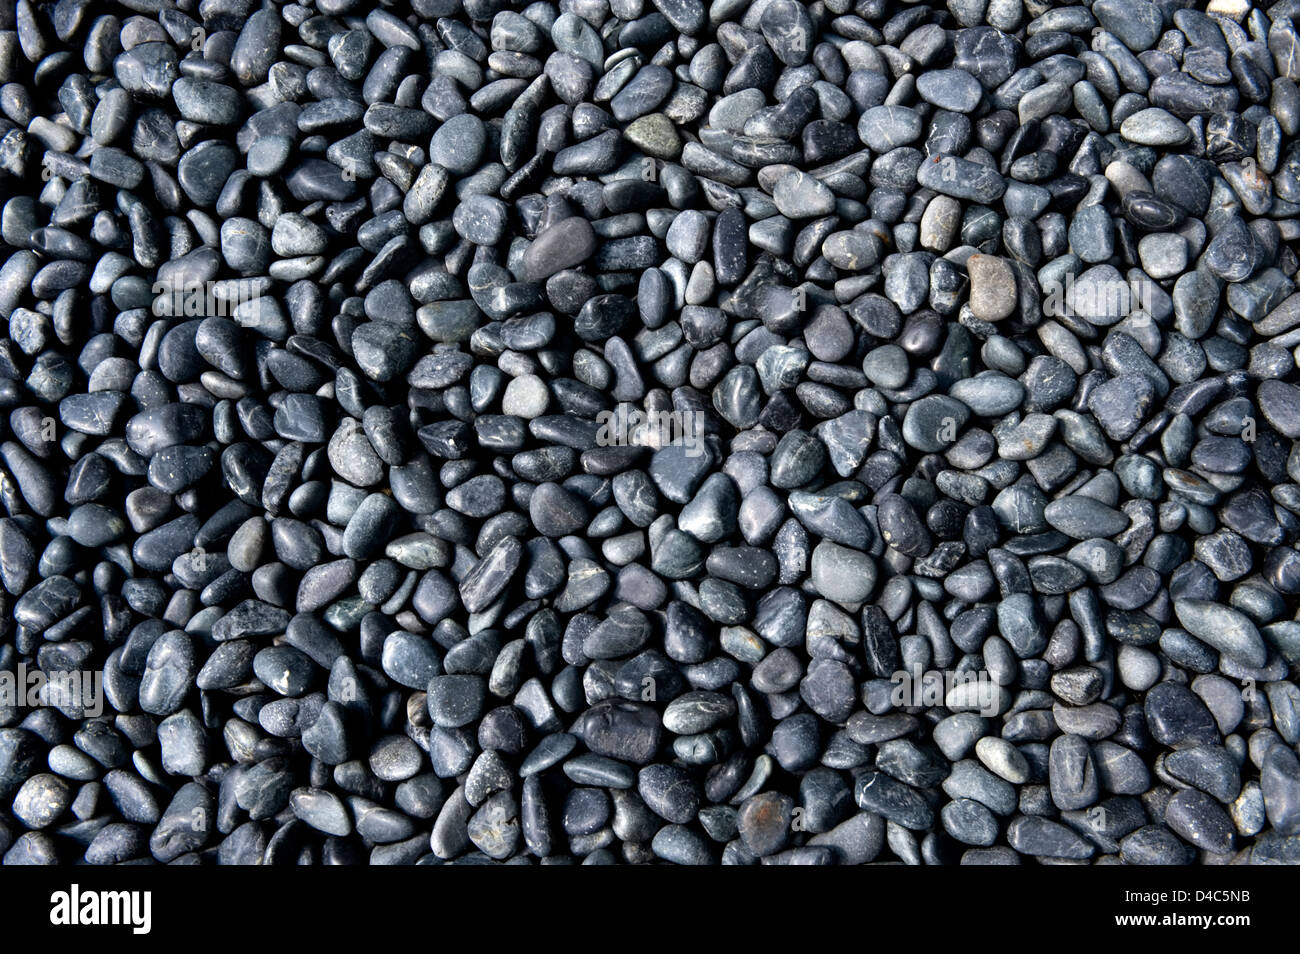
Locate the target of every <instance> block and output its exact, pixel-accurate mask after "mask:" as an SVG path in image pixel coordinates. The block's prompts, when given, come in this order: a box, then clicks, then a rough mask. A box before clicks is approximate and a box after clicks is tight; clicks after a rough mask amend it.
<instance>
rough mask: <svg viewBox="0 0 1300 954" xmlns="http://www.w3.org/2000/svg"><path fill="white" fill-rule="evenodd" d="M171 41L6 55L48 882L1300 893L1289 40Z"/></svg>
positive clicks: (511, 34)
mask: <svg viewBox="0 0 1300 954" xmlns="http://www.w3.org/2000/svg"><path fill="white" fill-rule="evenodd" d="M127 6H128V7H129V10H130V14H129V15H122V16H109V15H104V16H98V15H97V16H96V17H91V18H87V17H86V16H85V13H86V12H87V9H88V8H86V5H85V4H83V3H75V2H69V0H64V2H62V3H59V4H56V5H53V6H51V7H49V8H48V9H42V8H38V6H37V5H33V4H31V3H28V2H27V0H23V2H21V3H19V4H18V5H17V7H16V13H15V15H14V17H13V18H11V21H12V22H11V26H10V28H9V29H8V32H3V31H0V73H3V74H4V79H5V84H4V86H3V89H0V109H2V110H3V112H4V113H5V115H6V117H7V121H8V122H9V123H10V125H11V126H12V127H13V128H12V129H9V130H8V135H7V136H6V137H5V138H4V141H3V143H2V144H0V169H3V170H4V174H6V175H8V176H9V177H10V179H11V180H12V181H11V183H10V184H11V186H12V188H10V189H9V190H8V191H7V192H6V194H5V199H4V201H3V203H0V205H2V206H3V207H2V208H0V244H2V245H3V248H0V318H3V319H4V321H3V327H4V329H5V337H6V340H7V341H8V343H9V346H8V348H7V349H6V350H5V351H4V353H3V355H0V363H3V365H4V367H3V373H0V405H3V411H2V413H3V415H4V419H5V420H6V421H8V428H7V430H6V431H5V435H6V436H5V439H4V440H3V441H0V502H3V509H4V514H3V518H4V519H2V520H0V585H3V587H4V589H5V591H6V594H7V597H8V598H9V601H10V602H9V604H8V605H9V608H10V615H11V616H12V618H13V621H14V623H15V624H16V625H14V626H11V627H9V629H8V630H7V631H6V635H5V637H4V638H3V639H2V640H0V670H3V671H4V672H15V671H17V667H18V666H19V665H20V664H21V665H23V666H25V667H26V669H27V671H28V672H29V673H30V672H32V671H35V670H36V669H38V668H39V669H41V670H42V671H45V672H52V671H55V670H57V669H64V670H68V671H73V672H75V673H81V674H83V675H84V674H87V673H89V674H97V675H101V676H102V679H103V693H102V699H98V700H96V701H97V702H102V703H103V708H102V710H101V711H100V712H98V713H94V714H92V713H91V711H89V710H88V707H86V706H83V705H80V704H78V702H77V700H66V699H60V698H53V697H50V696H49V695H48V693H47V697H46V698H45V699H44V700H43V704H42V705H39V706H36V707H32V706H29V705H27V700H26V699H21V700H16V701H14V702H11V701H10V700H8V699H0V798H3V799H4V800H5V803H4V806H3V807H4V808H5V809H6V810H5V811H4V812H0V815H3V817H4V818H6V819H8V820H9V822H10V823H11V824H8V826H7V827H6V825H5V824H0V849H3V851H4V853H5V854H4V860H5V862H6V863H19V862H21V863H27V862H33V863H46V862H52V861H56V860H57V861H59V862H63V863H68V864H72V863H91V864H110V863H138V862H149V861H155V862H160V863H164V864H167V863H173V862H176V863H189V862H194V861H198V862H204V863H206V862H209V861H211V862H217V863H236V862H237V863H258V862H262V863H268V864H273V863H280V862H282V861H292V862H294V863H304V864H305V863H336V862H344V863H372V864H389V863H403V864H407V863H410V864H428V863H435V862H441V861H453V862H456V863H487V862H511V863H521V862H528V863H547V864H551V863H590V864H598V863H650V862H653V861H655V860H663V861H668V862H670V863H675V864H715V863H727V864H730V863H746V864H753V863H764V864H804V863H813V864H831V863H840V864H864V863H869V862H873V861H881V862H896V861H901V862H904V863H909V864H922V863H926V864H935V863H970V864H983V863H1015V862H1019V861H1022V860H1033V861H1038V862H1042V863H1075V862H1086V863H1101V864H1111V863H1125V864H1154V863H1176V864H1192V863H1223V862H1228V861H1275V860H1287V859H1292V856H1293V855H1295V854H1296V850H1295V848H1294V842H1295V839H1296V837H1297V836H1300V782H1298V781H1297V780H1298V779H1300V762H1297V759H1296V756H1295V753H1294V751H1293V749H1294V747H1295V745H1296V743H1297V740H1298V739H1300V690H1297V689H1296V686H1295V684H1294V680H1293V679H1292V678H1291V672H1290V669H1289V668H1288V667H1289V666H1290V664H1292V663H1294V662H1295V660H1296V659H1297V658H1300V649H1298V648H1297V647H1300V638H1298V637H1297V636H1296V633H1295V632H1294V630H1295V629H1296V626H1295V624H1294V622H1293V621H1291V619H1290V617H1291V616H1292V615H1294V613H1292V612H1291V611H1290V609H1289V607H1290V605H1291V602H1290V600H1291V597H1293V596H1294V595H1295V594H1296V593H1298V592H1300V556H1298V555H1297V554H1298V553H1300V551H1298V550H1297V547H1296V544H1297V542H1298V540H1300V532H1298V529H1297V528H1298V527H1300V523H1298V522H1297V519H1296V514H1297V513H1300V507H1298V506H1297V505H1298V504H1300V492H1298V491H1296V489H1295V487H1294V486H1293V485H1294V484H1295V483H1296V481H1297V474H1296V468H1295V467H1294V466H1293V458H1295V456H1296V455H1295V453H1294V446H1293V443H1294V442H1295V441H1297V440H1300V423H1298V422H1300V383H1298V380H1297V366H1296V360H1295V358H1294V355H1293V353H1294V352H1296V350H1297V344H1298V343H1300V336H1298V335H1297V328H1300V296H1297V295H1296V294H1295V287H1294V285H1295V276H1296V273H1297V270H1298V266H1300V262H1298V261H1297V258H1296V255H1295V252H1294V249H1293V248H1292V246H1293V245H1294V240H1295V238H1296V237H1297V235H1300V227H1297V225H1296V219H1297V216H1296V210H1297V208H1300V206H1297V203H1298V202H1300V161H1298V160H1297V159H1296V156H1295V155H1293V153H1294V152H1295V148H1294V147H1295V143H1294V139H1295V136H1296V135H1297V131H1298V130H1300V93H1297V91H1296V87H1295V83H1294V78H1295V74H1296V72H1297V71H1296V69H1295V68H1293V67H1294V63H1295V62H1296V55H1295V54H1296V50H1297V41H1296V38H1295V35H1294V29H1293V26H1292V25H1291V23H1290V20H1289V16H1290V12H1289V8H1285V9H1284V7H1286V5H1279V6H1274V7H1273V8H1271V9H1267V10H1266V9H1258V10H1255V9H1251V8H1249V6H1248V5H1245V4H1240V3H1235V2H1222V0H1215V2H1213V3H1211V4H1210V5H1209V7H1208V11H1209V12H1208V14H1205V13H1200V12H1197V11H1193V10H1190V9H1186V10H1184V9H1178V10H1174V9H1173V6H1178V5H1177V4H1174V5H1173V6H1169V8H1168V10H1166V6H1167V5H1162V4H1156V3H1153V2H1150V0H1122V2H1121V0H1097V2H1096V3H1094V4H1092V5H1090V6H1073V7H1071V6H1065V7H1053V8H1051V9H1048V8H1047V7H1046V5H1043V4H1038V5H1033V4H1031V5H1025V4H1023V3H1021V2H1019V0H990V2H983V0H952V2H950V3H947V4H939V3H937V2H923V3H920V4H906V5H903V6H902V7H901V8H899V7H897V5H894V6H890V5H887V4H881V3H874V2H865V3H859V4H857V5H850V4H847V3H845V2H842V0H833V2H831V3H829V4H828V5H826V6H825V7H824V9H823V8H822V7H820V6H809V5H807V4H803V3H801V2H798V0H769V2H765V3H763V4H758V5H755V6H754V7H752V8H746V7H744V6H743V5H737V4H734V3H732V4H729V3H725V2H720V3H714V4H711V5H706V4H704V3H702V2H700V0H652V2H651V3H644V2H641V0H612V2H611V3H608V4H605V3H586V2H577V3H565V4H548V3H543V4H533V5H532V6H529V7H527V8H526V9H523V8H521V9H518V10H516V9H508V10H507V9H502V8H501V5H500V4H496V5H493V4H484V3H483V2H481V0H472V2H467V3H464V4H461V3H455V2H451V0H418V2H416V3H414V4H413V5H411V6H410V7H409V9H408V8H405V7H404V8H403V10H401V11H399V10H397V9H394V10H392V11H391V12H390V11H389V10H388V9H387V8H384V9H375V10H361V9H360V8H359V7H358V6H357V5H356V4H353V3H350V2H346V0H325V2H323V3H321V4H317V5H315V6H314V7H311V8H310V9H308V8H306V7H300V6H297V5H295V4H288V5H283V6H278V7H277V6H266V7H264V8H257V6H256V5H254V6H252V7H250V6H248V5H247V4H243V5H241V4H239V3H221V2H209V3H205V4H193V3H188V4H181V5H180V6H181V7H182V8H184V12H181V11H180V10H179V9H171V5H169V4H163V3H157V2H153V0H148V2H146V0H137V2H133V3H128V4H127ZM192 28H194V29H192ZM195 29H197V30H199V31H200V33H201V34H202V41H201V42H200V43H199V44H198V46H199V47H200V48H201V49H199V48H195V47H194V46H193V41H194V40H195V39H196V38H197V37H198V36H199V34H198V33H195ZM19 55H21V56H20V58H19V59H15V58H16V57H19ZM10 61H15V62H17V63H26V64H29V65H30V67H31V69H30V71H25V70H23V69H17V68H16V67H15V68H10V67H13V66H14V64H13V63H11V62H10ZM417 77H418V79H417ZM51 80H53V82H54V85H53V86H51V85H50V83H51ZM6 128H8V127H6ZM38 183H39V184H38ZM100 628H102V630H103V639H102V640H100V639H98V638H97V637H96V636H95V634H96V633H97V632H98V631H99V629H100ZM903 676H908V677H909V679H907V680H903V678H902V677H903ZM967 677H972V678H970V679H967ZM1246 686H1251V687H1254V688H1253V692H1254V697H1253V698H1251V697H1250V696H1249V695H1248V694H1245V693H1244V691H1243V687H1246ZM195 690H197V691H195ZM29 710H30V711H29ZM298 749H301V750H302V753H300V754H301V757H299V755H295V752H296V751H297V750H298ZM453 779H454V780H455V782H456V784H455V785H451V784H448V782H449V781H450V780H453ZM196 817H197V818H200V819H202V821H201V822H200V823H198V824H194V823H192V820H193V819H194V818H196ZM1095 818H1100V819H1102V820H1101V821H1100V822H1099V823H1096V822H1094V819H1095ZM11 829H12V830H11ZM1292 860H1293V859H1292Z"/></svg>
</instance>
